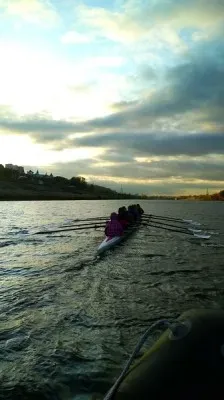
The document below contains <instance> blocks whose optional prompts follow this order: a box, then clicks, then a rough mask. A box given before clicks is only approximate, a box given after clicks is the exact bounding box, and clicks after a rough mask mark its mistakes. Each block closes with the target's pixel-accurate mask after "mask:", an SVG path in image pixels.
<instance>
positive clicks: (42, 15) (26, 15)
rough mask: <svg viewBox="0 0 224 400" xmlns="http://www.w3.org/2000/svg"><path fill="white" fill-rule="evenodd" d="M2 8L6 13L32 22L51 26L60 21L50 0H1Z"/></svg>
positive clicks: (0, 6) (0, 5)
mask: <svg viewBox="0 0 224 400" xmlns="http://www.w3.org/2000/svg"><path fill="white" fill-rule="evenodd" d="M0 8H3V10H4V11H5V15H7V16H12V17H19V18H21V19H22V20H24V21H25V22H28V23H31V24H33V23H34V24H40V25H42V26H43V25H44V26H45V27H49V26H54V25H56V24H58V22H59V15H58V13H57V12H56V10H55V9H54V8H53V6H52V4H51V3H50V2H49V1H48V0H45V1H43V0H10V1H8V0H0Z"/></svg>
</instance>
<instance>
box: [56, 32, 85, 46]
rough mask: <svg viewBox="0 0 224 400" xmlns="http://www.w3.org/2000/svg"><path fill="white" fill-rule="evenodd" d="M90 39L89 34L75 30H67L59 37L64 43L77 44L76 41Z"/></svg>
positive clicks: (80, 41)
mask: <svg viewBox="0 0 224 400" xmlns="http://www.w3.org/2000/svg"><path fill="white" fill-rule="evenodd" d="M91 41H92V39H91V37H90V36H89V35H86V34H84V33H79V32H76V31H69V32H66V33H65V34H64V35H63V36H62V37H61V42H62V43H65V44H77V43H82V44H84V43H90V42H91Z"/></svg>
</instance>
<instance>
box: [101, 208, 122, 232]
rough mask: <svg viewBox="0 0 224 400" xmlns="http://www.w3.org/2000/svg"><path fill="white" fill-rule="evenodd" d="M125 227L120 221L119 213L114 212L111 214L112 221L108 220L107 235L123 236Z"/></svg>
mask: <svg viewBox="0 0 224 400" xmlns="http://www.w3.org/2000/svg"><path fill="white" fill-rule="evenodd" d="M123 232H124V230H123V227H122V225H121V224H120V222H119V221H118V215H117V214H116V213H115V212H113V213H112V214H111V216H110V221H109V222H107V225H106V228H105V235H106V236H107V237H110V238H112V237H115V236H122V235H123Z"/></svg>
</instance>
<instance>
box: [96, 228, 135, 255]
mask: <svg viewBox="0 0 224 400" xmlns="http://www.w3.org/2000/svg"><path fill="white" fill-rule="evenodd" d="M138 227H139V224H138V223H137V224H134V225H133V226H130V227H129V228H128V229H127V230H126V231H125V232H124V234H123V235H122V236H115V237H113V238H109V237H106V238H105V239H104V240H103V241H102V243H101V244H100V245H99V247H98V249H97V254H102V253H104V251H106V250H109V249H111V248H112V247H114V246H116V245H117V244H118V243H120V242H122V241H123V240H124V239H126V238H127V237H128V236H129V235H130V234H131V233H132V232H134V231H135V230H136V229H137V228H138Z"/></svg>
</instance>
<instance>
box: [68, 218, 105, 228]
mask: <svg viewBox="0 0 224 400" xmlns="http://www.w3.org/2000/svg"><path fill="white" fill-rule="evenodd" d="M108 220H109V218H105V219H104V220H101V221H100V222H95V223H94V222H92V223H89V224H88V223H87V224H84V223H82V224H72V225H62V228H72V227H74V228H75V227H78V226H91V225H93V224H94V225H96V224H102V223H103V222H105V223H106V221H108ZM83 222H84V221H83Z"/></svg>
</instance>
